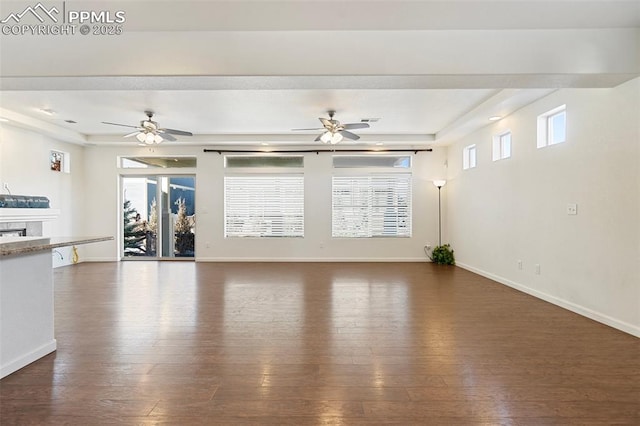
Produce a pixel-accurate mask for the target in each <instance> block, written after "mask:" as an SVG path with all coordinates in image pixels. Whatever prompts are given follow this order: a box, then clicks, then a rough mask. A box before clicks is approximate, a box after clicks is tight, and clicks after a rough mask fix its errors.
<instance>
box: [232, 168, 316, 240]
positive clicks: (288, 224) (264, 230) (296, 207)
mask: <svg viewBox="0 0 640 426" xmlns="http://www.w3.org/2000/svg"><path fill="white" fill-rule="evenodd" d="M224 207H225V226H224V228H225V229H224V230H225V237H227V238H228V237H304V177H303V176H302V175H297V176H296V175H288V176H287V175H273V176H226V177H225V178H224Z"/></svg>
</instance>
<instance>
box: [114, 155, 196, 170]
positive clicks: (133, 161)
mask: <svg viewBox="0 0 640 426" xmlns="http://www.w3.org/2000/svg"><path fill="white" fill-rule="evenodd" d="M196 165H197V159H196V157H120V167H121V168H123V169H175V168H185V167H196Z"/></svg>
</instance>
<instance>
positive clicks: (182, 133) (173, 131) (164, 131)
mask: <svg viewBox="0 0 640 426" xmlns="http://www.w3.org/2000/svg"><path fill="white" fill-rule="evenodd" d="M158 131H159V132H160V133H162V134H163V135H164V134H167V133H169V134H172V135H178V136H193V133H191V132H186V131H184V130H176V129H158ZM163 137H164V136H163Z"/></svg>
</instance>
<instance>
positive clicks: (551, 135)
mask: <svg viewBox="0 0 640 426" xmlns="http://www.w3.org/2000/svg"><path fill="white" fill-rule="evenodd" d="M566 110H567V106H566V105H560V106H559V107H557V108H554V109H552V110H551V111H547V112H545V113H544V114H541V115H539V116H538V148H544V147H545V146H549V145H556V144H559V143H563V142H565V141H566V140H567V111H566Z"/></svg>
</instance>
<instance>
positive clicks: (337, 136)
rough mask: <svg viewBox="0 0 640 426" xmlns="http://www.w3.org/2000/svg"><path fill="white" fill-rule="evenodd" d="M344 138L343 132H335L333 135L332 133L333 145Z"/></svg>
mask: <svg viewBox="0 0 640 426" xmlns="http://www.w3.org/2000/svg"><path fill="white" fill-rule="evenodd" d="M342 139H343V137H342V134H341V133H339V132H337V133H334V134H333V135H331V145H335V144H337V143H339V142H341V141H342Z"/></svg>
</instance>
